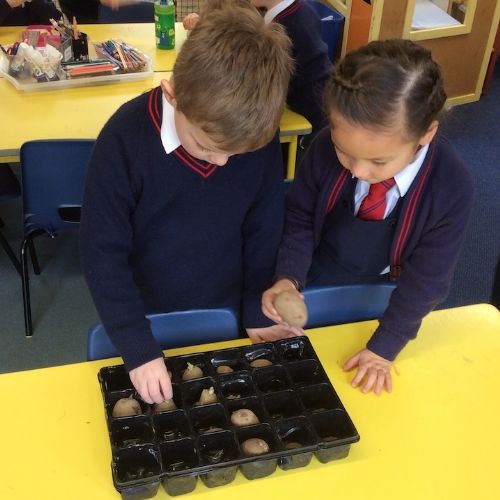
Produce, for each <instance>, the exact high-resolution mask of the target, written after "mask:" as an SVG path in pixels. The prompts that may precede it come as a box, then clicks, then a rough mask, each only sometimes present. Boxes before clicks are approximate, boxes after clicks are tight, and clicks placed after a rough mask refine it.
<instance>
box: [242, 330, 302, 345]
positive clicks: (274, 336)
mask: <svg viewBox="0 0 500 500" xmlns="http://www.w3.org/2000/svg"><path fill="white" fill-rule="evenodd" d="M247 334H248V336H249V337H250V340H251V341H252V343H253V344H258V343H260V342H272V341H273V340H280V339H288V338H290V337H299V336H301V335H305V333H304V330H302V328H297V327H296V326H288V325H273V326H268V327H266V328H247Z"/></svg>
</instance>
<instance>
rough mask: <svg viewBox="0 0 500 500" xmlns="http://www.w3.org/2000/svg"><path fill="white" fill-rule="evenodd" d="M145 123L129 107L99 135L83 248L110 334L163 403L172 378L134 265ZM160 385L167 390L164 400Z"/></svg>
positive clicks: (146, 392)
mask: <svg viewBox="0 0 500 500" xmlns="http://www.w3.org/2000/svg"><path fill="white" fill-rule="evenodd" d="M142 123H144V119H143V117H142V115H140V114H139V113H137V112H135V110H134V108H132V107H131V106H130V105H125V106H124V107H122V108H121V109H120V110H119V111H118V112H117V113H116V114H115V115H114V116H113V117H112V118H111V119H110V121H109V122H108V123H107V124H106V125H105V127H104V129H103V131H102V132H101V134H100V135H99V138H98V139H97V142H96V145H95V147H94V151H93V154H92V158H91V160H90V163H89V166H88V171H87V178H86V185H85V191H84V200H83V210H82V220H81V225H80V247H81V258H82V265H83V271H84V275H85V278H86V280H87V284H88V286H89V289H90V291H91V294H92V298H93V300H94V303H95V305H96V308H97V311H98V313H99V316H100V318H101V321H102V323H103V325H104V327H105V329H106V332H107V334H108V335H109V337H110V339H111V341H112V342H113V344H114V345H115V347H116V348H117V350H118V351H119V352H120V354H121V356H122V358H123V360H124V362H125V366H126V368H127V370H128V371H129V372H130V373H132V372H133V371H134V370H135V369H137V371H135V372H134V373H135V375H136V376H134V380H135V384H137V385H135V384H134V385H135V387H136V389H137V390H138V391H139V393H140V394H141V397H143V399H144V400H145V401H155V402H161V401H162V400H163V399H164V398H168V397H169V395H171V387H170V381H169V379H168V375H167V372H166V368H165V366H164V362H163V353H162V350H161V349H160V347H159V346H158V344H157V342H156V341H155V339H154V337H153V334H152V332H151V328H150V324H149V321H148V320H147V319H146V317H145V310H144V306H143V302H142V298H141V296H140V292H139V290H138V288H137V285H136V283H135V279H134V274H133V270H132V267H131V266H130V264H129V262H130V258H131V255H132V249H133V238H134V232H133V228H132V225H131V222H130V221H131V218H132V214H133V213H134V210H135V207H136V197H137V193H136V186H138V185H139V184H140V182H139V180H138V176H139V174H138V170H139V169H138V168H137V167H134V165H135V161H136V157H137V151H136V150H137V147H138V144H139V143H140V141H141V137H142V136H141V130H142V129H141V125H140V124H142ZM136 124H137V126H136ZM132 145H133V146H132ZM153 360H155V361H156V362H155V363H153V364H154V365H155V367H156V368H153V369H151V366H150V365H147V364H148V363H149V362H153ZM159 361H161V364H163V367H161V366H159V365H160V363H159ZM145 365H147V366H145ZM158 387H160V388H162V391H165V393H163V397H161V398H160V397H159V396H158V390H157V388H158Z"/></svg>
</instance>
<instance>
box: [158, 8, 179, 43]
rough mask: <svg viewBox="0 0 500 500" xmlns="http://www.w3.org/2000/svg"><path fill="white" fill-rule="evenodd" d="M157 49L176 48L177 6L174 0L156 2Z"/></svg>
mask: <svg viewBox="0 0 500 500" xmlns="http://www.w3.org/2000/svg"><path fill="white" fill-rule="evenodd" d="M155 34H156V47H157V48H159V49H173V48H174V47H175V5H174V2H173V0H157V1H155Z"/></svg>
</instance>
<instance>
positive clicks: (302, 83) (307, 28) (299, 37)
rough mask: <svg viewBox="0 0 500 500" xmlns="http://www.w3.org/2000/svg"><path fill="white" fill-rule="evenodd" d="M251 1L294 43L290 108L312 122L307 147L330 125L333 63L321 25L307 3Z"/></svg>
mask: <svg viewBox="0 0 500 500" xmlns="http://www.w3.org/2000/svg"><path fill="white" fill-rule="evenodd" d="M240 1H242V0H240ZM243 1H245V0H243ZM249 1H250V3H251V4H252V5H254V6H255V7H257V8H258V9H263V10H265V11H266V12H265V14H264V20H265V21H266V23H271V22H276V23H279V24H281V25H282V26H284V27H285V29H286V32H287V34H288V36H289V37H290V40H291V41H292V56H293V59H294V60H295V71H294V74H293V75H292V78H291V79H290V85H289V87H288V95H287V104H288V105H289V106H290V108H291V109H292V110H293V111H295V112H297V113H299V114H301V115H303V116H305V117H306V118H307V119H308V120H309V121H310V122H311V125H312V134H310V135H307V136H305V137H304V138H303V139H304V140H303V141H302V146H303V147H305V146H306V144H308V143H309V142H310V141H311V140H312V139H313V138H314V136H315V135H316V134H317V133H318V132H319V131H320V130H321V129H322V128H323V127H324V126H325V125H327V124H328V120H327V117H326V116H325V113H324V112H323V107H322V95H323V89H324V86H325V84H326V82H327V80H328V77H329V75H330V72H331V69H332V63H331V61H330V60H329V59H328V47H327V45H326V43H325V42H324V41H323V40H322V38H321V21H320V19H319V17H318V15H317V14H316V12H314V11H313V10H312V8H311V7H309V5H307V2H302V1H301V0H249ZM198 19H199V15H198V14H196V13H193V14H189V15H188V16H186V17H185V18H184V19H183V24H184V27H185V28H186V29H187V30H191V29H193V28H194V26H195V25H196V23H197V21H198Z"/></svg>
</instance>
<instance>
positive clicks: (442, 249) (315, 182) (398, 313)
mask: <svg viewBox="0 0 500 500" xmlns="http://www.w3.org/2000/svg"><path fill="white" fill-rule="evenodd" d="M349 179H350V173H349V172H348V171H347V170H346V169H345V168H344V167H342V165H341V164H340V162H339V161H338V158H337V155H336V153H335V149H334V147H333V144H332V141H331V138H330V130H329V129H328V128H325V129H324V130H322V131H321V132H320V134H318V136H317V138H316V139H315V140H314V141H313V142H312V143H311V145H310V147H309V149H308V151H307V153H306V155H305V156H304V159H303V162H302V163H301V165H300V167H299V169H298V171H297V176H296V178H295V180H294V182H293V184H292V186H291V187H290V189H289V191H288V192H287V202H286V215H285V231H284V235H283V239H282V243H281V246H280V251H279V255H278V263H277V270H276V275H277V276H289V277H291V278H294V279H296V280H297V281H299V283H301V284H305V283H306V277H307V273H308V270H309V268H310V265H311V262H312V258H313V253H314V250H315V248H317V247H318V244H319V242H320V240H321V238H322V231H323V227H324V222H325V216H326V214H327V213H329V211H330V210H336V209H337V208H338V205H337V204H336V201H337V200H338V199H339V192H342V190H343V189H346V188H347V187H348V186H349V182H347V181H348V180H349ZM472 203H473V185H472V178H471V176H470V174H469V172H468V171H467V169H466V168H465V166H464V165H463V163H462V162H461V161H460V160H459V158H458V157H457V156H456V154H455V153H454V151H453V149H452V147H451V146H450V144H449V143H448V142H447V141H446V140H445V139H444V138H442V137H436V138H435V139H434V140H433V141H432V143H431V144H430V147H429V151H428V152H427V155H426V158H425V160H424V163H423V165H422V167H421V168H420V170H419V172H418V174H417V176H416V178H415V179H414V181H413V183H412V185H411V187H410V189H409V191H408V192H407V193H406V195H405V196H404V198H403V200H402V206H401V212H400V215H399V218H398V222H397V226H396V234H395V236H394V241H393V243H392V248H391V257H390V260H391V261H390V264H391V274H392V275H393V276H395V277H398V276H399V280H398V283H397V288H396V289H395V290H394V292H393V293H392V296H391V299H390V303H389V305H388V307H387V309H386V311H385V313H384V314H383V316H382V317H381V318H380V322H379V326H378V328H377V329H376V331H375V333H374V334H373V336H372V338H371V339H370V341H369V342H368V344H367V347H368V348H369V349H370V350H372V351H373V352H375V353H376V354H378V355H380V356H382V357H384V358H386V359H389V360H393V359H394V358H395V357H396V356H397V354H398V353H399V352H400V351H401V349H403V347H404V346H405V345H406V344H407V342H408V341H409V340H411V339H413V338H415V337H416V335H417V332H418V329H419V327H420V324H421V322H422V319H423V317H424V316H425V315H427V314H428V313H429V312H430V311H431V310H432V309H434V308H435V307H436V306H437V305H438V304H439V303H440V302H442V301H443V300H444V298H445V297H446V295H447V294H448V290H449V286H450V283H451V279H452V277H453V271H454V268H455V264H456V262H457V259H458V255H459V251H460V248H461V246H462V243H463V240H464V238H465V231H466V227H467V222H468V220H469V216H470V213H471V210H472ZM367 251H369V249H366V248H359V258H360V259H362V258H363V253H364V252H367ZM388 264H389V262H388ZM356 279H357V277H356ZM357 281H358V282H359V280H357ZM333 284H334V283H332V285H333Z"/></svg>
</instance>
